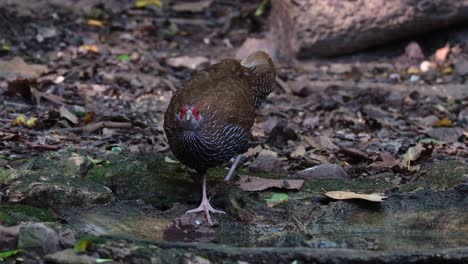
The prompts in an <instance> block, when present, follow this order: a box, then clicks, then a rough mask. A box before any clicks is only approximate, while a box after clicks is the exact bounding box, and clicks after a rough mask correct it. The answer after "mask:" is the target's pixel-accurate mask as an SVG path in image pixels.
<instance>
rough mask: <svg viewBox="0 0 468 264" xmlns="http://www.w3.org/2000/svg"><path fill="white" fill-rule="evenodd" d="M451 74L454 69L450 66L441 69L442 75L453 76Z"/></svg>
mask: <svg viewBox="0 0 468 264" xmlns="http://www.w3.org/2000/svg"><path fill="white" fill-rule="evenodd" d="M453 72H454V69H453V67H451V66H447V67H444V68H443V69H442V74H444V75H450V74H453Z"/></svg>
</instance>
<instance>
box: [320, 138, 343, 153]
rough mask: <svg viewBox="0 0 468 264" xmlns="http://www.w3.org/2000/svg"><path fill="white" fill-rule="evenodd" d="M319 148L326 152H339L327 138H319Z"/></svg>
mask: <svg viewBox="0 0 468 264" xmlns="http://www.w3.org/2000/svg"><path fill="white" fill-rule="evenodd" d="M320 147H321V148H323V149H326V150H332V151H334V150H339V149H340V148H339V147H338V146H337V145H335V144H334V143H333V142H332V141H331V139H330V138H329V137H327V136H320Z"/></svg>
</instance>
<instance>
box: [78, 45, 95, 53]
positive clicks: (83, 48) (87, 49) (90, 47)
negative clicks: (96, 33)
mask: <svg viewBox="0 0 468 264" xmlns="http://www.w3.org/2000/svg"><path fill="white" fill-rule="evenodd" d="M78 49H79V50H80V51H85V52H92V53H99V48H98V46H96V45H91V44H84V45H81V46H80V47H79V48H78Z"/></svg>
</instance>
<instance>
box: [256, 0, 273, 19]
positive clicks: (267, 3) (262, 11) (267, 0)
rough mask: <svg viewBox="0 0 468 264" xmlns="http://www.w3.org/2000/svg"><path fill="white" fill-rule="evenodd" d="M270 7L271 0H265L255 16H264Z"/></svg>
mask: <svg viewBox="0 0 468 264" xmlns="http://www.w3.org/2000/svg"><path fill="white" fill-rule="evenodd" d="M269 7H270V0H263V1H262V3H260V5H259V6H258V8H257V10H255V16H257V17H259V16H263V15H264V14H265V13H266V11H267V10H268V8H269Z"/></svg>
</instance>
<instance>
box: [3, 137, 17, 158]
mask: <svg viewBox="0 0 468 264" xmlns="http://www.w3.org/2000/svg"><path fill="white" fill-rule="evenodd" d="M17 136H18V135H17V134H13V133H6V132H1V131H0V139H1V140H10V139H13V138H15V137H17ZM0 158H3V157H2V155H0Z"/></svg>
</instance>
